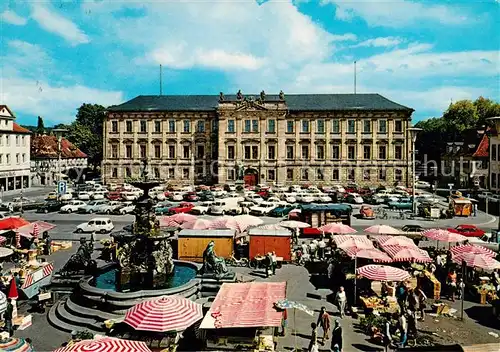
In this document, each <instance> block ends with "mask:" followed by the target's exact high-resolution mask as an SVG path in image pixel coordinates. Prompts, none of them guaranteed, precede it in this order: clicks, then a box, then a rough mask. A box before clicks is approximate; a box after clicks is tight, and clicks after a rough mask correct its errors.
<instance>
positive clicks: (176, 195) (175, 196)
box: [172, 192, 184, 202]
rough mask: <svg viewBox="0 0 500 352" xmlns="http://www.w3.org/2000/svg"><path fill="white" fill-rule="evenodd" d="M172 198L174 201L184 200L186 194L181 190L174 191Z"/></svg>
mask: <svg viewBox="0 0 500 352" xmlns="http://www.w3.org/2000/svg"><path fill="white" fill-rule="evenodd" d="M172 200H173V201H174V202H182V201H183V200H184V194H183V193H181V192H174V193H173V194H172Z"/></svg>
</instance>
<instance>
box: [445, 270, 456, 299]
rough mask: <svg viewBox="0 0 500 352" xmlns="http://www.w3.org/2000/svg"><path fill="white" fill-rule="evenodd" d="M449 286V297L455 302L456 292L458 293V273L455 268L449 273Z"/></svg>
mask: <svg viewBox="0 0 500 352" xmlns="http://www.w3.org/2000/svg"><path fill="white" fill-rule="evenodd" d="M447 281H448V288H449V297H448V298H449V299H451V301H452V302H455V294H456V293H457V273H456V272H455V270H453V269H452V270H451V271H450V273H449V274H448V279H447Z"/></svg>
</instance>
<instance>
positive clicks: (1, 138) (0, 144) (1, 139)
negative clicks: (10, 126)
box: [0, 135, 3, 146]
mask: <svg viewBox="0 0 500 352" xmlns="http://www.w3.org/2000/svg"><path fill="white" fill-rule="evenodd" d="M0 146H3V136H2V135H0Z"/></svg>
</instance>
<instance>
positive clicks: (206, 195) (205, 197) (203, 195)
mask: <svg viewBox="0 0 500 352" xmlns="http://www.w3.org/2000/svg"><path fill="white" fill-rule="evenodd" d="M198 197H199V200H200V201H201V202H206V201H212V202H213V201H214V200H215V197H214V195H213V194H212V192H207V191H202V192H200V194H199V195H198Z"/></svg>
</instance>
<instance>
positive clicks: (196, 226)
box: [181, 219, 212, 230]
mask: <svg viewBox="0 0 500 352" xmlns="http://www.w3.org/2000/svg"><path fill="white" fill-rule="evenodd" d="M211 224H212V222H211V221H210V220H206V219H196V220H194V221H190V222H185V223H184V224H182V225H181V228H183V229H192V230H207V229H209V228H210V225H211Z"/></svg>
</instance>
